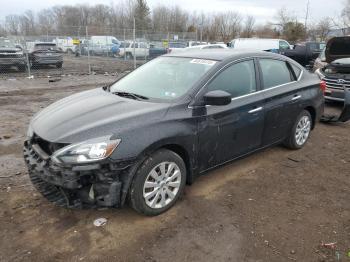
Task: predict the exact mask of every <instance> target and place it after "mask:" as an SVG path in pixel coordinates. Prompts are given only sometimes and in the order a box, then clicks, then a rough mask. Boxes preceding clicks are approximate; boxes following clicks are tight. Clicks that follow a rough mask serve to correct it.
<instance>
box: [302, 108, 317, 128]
mask: <svg viewBox="0 0 350 262" xmlns="http://www.w3.org/2000/svg"><path fill="white" fill-rule="evenodd" d="M304 110H306V111H308V112H309V113H310V115H311V120H312V129H314V127H315V124H316V109H315V108H314V107H313V106H307V107H305V108H304Z"/></svg>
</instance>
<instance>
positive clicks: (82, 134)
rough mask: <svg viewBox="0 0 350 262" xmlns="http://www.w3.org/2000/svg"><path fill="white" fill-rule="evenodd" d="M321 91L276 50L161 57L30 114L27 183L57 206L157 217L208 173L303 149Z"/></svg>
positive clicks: (318, 113) (310, 77) (318, 109)
mask: <svg viewBox="0 0 350 262" xmlns="http://www.w3.org/2000/svg"><path fill="white" fill-rule="evenodd" d="M322 87H323V85H320V80H319V79H318V77H317V76H315V75H313V74H310V73H309V72H307V71H306V70H305V69H303V67H302V66H300V65H299V64H297V63H296V62H294V61H293V60H291V59H289V58H287V57H285V56H281V55H277V54H271V53H266V52H242V51H233V50H214V51H213V50H208V51H205V50H198V51H189V52H181V53H179V54H168V55H165V56H162V57H159V58H156V59H154V60H152V61H151V62H148V63H146V64H145V65H143V66H141V67H140V68H138V69H136V70H135V71H133V72H131V73H130V74H128V75H126V76H125V77H123V78H121V79H120V80H118V81H116V82H115V83H113V84H111V85H109V86H105V87H102V88H97V89H93V90H90V91H85V92H82V93H78V94H75V95H72V96H70V97H67V98H65V99H63V100H60V101H58V102H56V103H54V104H52V105H50V106H49V107H47V108H46V109H44V110H43V111H41V112H40V113H38V114H37V115H36V116H35V117H34V118H33V119H32V121H31V123H30V126H29V129H28V134H27V140H26V141H25V144H24V158H25V161H26V163H27V166H28V169H29V176H30V178H31V180H32V182H33V184H34V185H35V187H36V188H37V189H38V190H39V191H40V192H41V193H42V194H43V195H44V196H45V197H46V198H47V199H49V200H50V201H52V202H54V203H56V204H57V205H59V206H64V207H98V206H100V207H101V206H104V207H121V206H123V205H124V203H125V202H126V200H128V201H129V204H130V205H131V206H132V207H133V208H134V209H135V210H137V211H138V212H141V213H143V214H146V215H158V214H160V213H162V212H164V211H166V210H167V209H169V208H170V207H171V206H173V205H174V203H175V202H176V200H177V199H178V198H179V196H180V195H181V193H182V192H183V190H184V187H185V184H186V183H187V184H191V183H192V182H193V181H194V179H195V177H197V176H198V175H200V174H203V173H204V172H206V171H208V170H210V169H213V168H215V167H217V166H220V165H222V164H224V163H227V162H229V161H232V160H234V159H237V158H240V157H242V156H245V155H248V154H250V153H252V152H255V151H257V150H261V149H264V148H266V147H269V146H272V145H277V144H282V143H283V144H284V145H285V146H287V147H289V148H291V149H300V148H302V147H303V146H304V145H305V143H306V142H307V140H308V138H309V136H310V132H311V130H312V129H313V128H314V127H315V124H316V123H317V122H318V120H319V118H320V116H321V114H322V112H323V105H324V98H323V91H324V90H322Z"/></svg>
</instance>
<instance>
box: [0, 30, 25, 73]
mask: <svg viewBox="0 0 350 262" xmlns="http://www.w3.org/2000/svg"><path fill="white" fill-rule="evenodd" d="M26 64H27V63H26V56H25V54H24V53H23V48H22V47H21V46H20V45H18V44H15V43H14V42H13V41H11V40H9V39H7V38H2V37H0V70H1V69H2V68H10V67H16V68H17V69H18V71H25V69H26Z"/></svg>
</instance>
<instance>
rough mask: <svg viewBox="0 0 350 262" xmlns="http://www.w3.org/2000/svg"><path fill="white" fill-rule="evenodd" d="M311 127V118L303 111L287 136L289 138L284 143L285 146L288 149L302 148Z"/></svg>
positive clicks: (307, 112)
mask: <svg viewBox="0 0 350 262" xmlns="http://www.w3.org/2000/svg"><path fill="white" fill-rule="evenodd" d="M311 127H312V117H311V115H310V113H309V111H307V110H303V111H302V112H301V113H300V114H299V116H298V117H297V120H296V121H295V124H294V126H293V128H292V130H291V133H290V134H289V137H288V138H287V139H286V141H285V145H286V146H287V147H288V148H290V149H300V148H302V147H303V146H304V145H305V144H306V142H307V140H308V139H309V136H310V132H311Z"/></svg>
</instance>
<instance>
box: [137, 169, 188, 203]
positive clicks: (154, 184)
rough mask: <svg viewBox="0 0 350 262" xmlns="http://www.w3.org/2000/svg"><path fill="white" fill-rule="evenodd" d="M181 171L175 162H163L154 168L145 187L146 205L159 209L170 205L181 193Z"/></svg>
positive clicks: (147, 178)
mask: <svg viewBox="0 0 350 262" xmlns="http://www.w3.org/2000/svg"><path fill="white" fill-rule="evenodd" d="M180 185H181V171H180V168H179V167H178V165H177V164H176V163H174V162H162V163H160V164H158V165H157V166H156V167H154V168H153V169H152V170H151V172H149V174H148V175H147V177H146V180H145V183H144V185H143V198H144V200H145V202H146V205H147V206H149V207H151V208H154V209H158V208H164V207H165V206H167V205H169V204H170V203H171V202H172V201H173V200H174V199H175V197H176V195H177V194H178V192H179V189H180Z"/></svg>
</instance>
